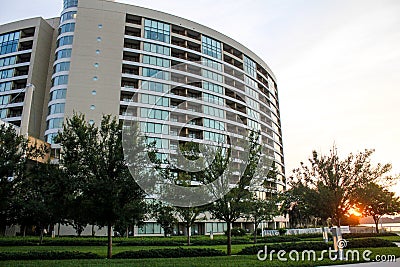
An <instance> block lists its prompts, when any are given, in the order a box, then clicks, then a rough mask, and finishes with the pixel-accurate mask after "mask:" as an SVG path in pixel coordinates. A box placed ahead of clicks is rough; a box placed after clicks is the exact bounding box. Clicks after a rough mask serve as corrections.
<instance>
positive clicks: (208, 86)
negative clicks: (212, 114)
mask: <svg viewBox="0 0 400 267" xmlns="http://www.w3.org/2000/svg"><path fill="white" fill-rule="evenodd" d="M203 88H204V89H206V90H209V91H212V92H215V93H218V94H223V93H224V88H223V87H222V86H220V85H217V84H214V83H210V82H205V81H203Z"/></svg>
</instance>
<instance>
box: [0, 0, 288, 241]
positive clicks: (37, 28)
mask: <svg viewBox="0 0 400 267" xmlns="http://www.w3.org/2000/svg"><path fill="white" fill-rule="evenodd" d="M254 38H257V36H255V37H254ZM170 68H172V70H171V69H170ZM154 75H156V77H154ZM28 84H33V85H34V87H35V90H34V91H33V90H31V91H30V90H28V89H26V87H27V85H28ZM182 103H185V104H184V107H182V105H181V104H182ZM191 103H193V105H191ZM219 103H222V105H221V104H219ZM0 110H1V113H0V115H1V119H3V120H4V121H7V122H10V123H13V124H15V125H17V126H19V127H20V128H21V130H23V131H24V132H26V133H28V134H29V135H30V136H33V137H36V138H40V139H43V140H44V141H46V142H48V143H51V144H52V148H53V150H54V151H57V149H59V145H57V144H54V141H53V138H54V136H55V135H56V134H57V132H58V131H60V130H61V129H62V124H63V121H64V120H65V118H67V117H70V116H71V115H72V114H73V112H81V113H84V114H85V115H86V118H87V119H88V121H89V122H91V123H96V124H99V122H100V120H101V117H102V115H103V114H112V115H115V116H119V118H120V119H121V120H129V119H131V118H132V117H139V120H140V121H141V129H142V131H144V132H146V134H147V135H148V136H149V137H150V139H149V140H150V141H155V142H156V146H157V148H158V149H159V151H160V153H159V156H160V157H161V158H166V157H168V154H169V153H174V151H175V150H176V149H177V145H178V143H179V142H188V141H193V142H200V143H203V142H209V143H212V142H217V141H220V140H226V139H225V138H226V135H227V134H230V133H233V132H240V131H241V130H244V132H245V131H246V130H248V129H255V130H259V131H260V132H261V141H262V143H263V145H264V147H265V150H264V151H265V153H266V155H268V156H269V157H270V158H271V159H273V160H274V162H275V166H276V168H277V170H278V172H279V173H280V175H279V179H278V180H277V181H275V180H273V181H267V182H268V185H267V187H266V188H265V190H264V191H263V192H262V194H273V193H275V192H277V191H282V190H284V189H285V187H286V181H285V178H284V177H285V176H284V175H285V168H284V155H283V146H282V131H281V121H280V110H279V98H278V88H277V83H276V78H275V76H274V74H273V73H272V71H271V69H270V68H269V67H268V65H267V64H266V63H265V62H264V61H263V60H262V59H260V58H259V57H258V56H257V55H256V54H254V53H253V52H252V51H250V50H249V49H248V48H246V47H245V46H243V45H241V44H240V43H238V42H236V41H235V40H233V39H231V38H229V37H228V36H225V35H223V34H221V33H219V32H217V31H215V30H213V29H210V28H208V27H205V26H203V25H200V24H197V23H195V22H192V21H189V20H186V19H183V18H180V17H176V16H173V15H169V14H166V13H163V12H159V11H155V10H150V9H146V8H141V7H137V6H132V5H126V4H121V3H117V2H115V1H105V0H85V1H79V2H78V0H64V9H63V11H62V13H61V16H60V17H57V18H52V19H42V18H32V19H26V20H23V21H17V22H12V23H9V24H5V25H0ZM192 118H195V119H192ZM238 121H239V123H238ZM262 194H261V195H262ZM276 221H277V223H276V224H275V223H272V224H270V225H269V226H270V227H272V228H273V227H282V226H284V225H285V223H286V219H285V218H277V220H276ZM240 223H242V224H246V222H245V220H243V221H241V222H240ZM223 230H224V226H223V225H222V224H221V225H219V224H218V222H211V221H204V222H202V223H199V224H198V229H197V230H195V231H197V232H198V233H208V232H210V231H213V232H214V233H216V232H222V231H223ZM138 233H139V234H161V229H160V227H159V226H158V225H156V224H155V223H151V222H149V223H148V224H146V225H145V227H143V228H141V229H139V230H138Z"/></svg>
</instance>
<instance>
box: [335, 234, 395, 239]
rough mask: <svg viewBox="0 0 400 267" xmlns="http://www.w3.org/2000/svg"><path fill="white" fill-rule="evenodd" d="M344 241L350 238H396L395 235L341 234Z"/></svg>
mask: <svg viewBox="0 0 400 267" xmlns="http://www.w3.org/2000/svg"><path fill="white" fill-rule="evenodd" d="M342 236H343V238H344V239H350V238H365V237H380V236H397V234H395V233H379V234H377V233H350V234H343V235H342Z"/></svg>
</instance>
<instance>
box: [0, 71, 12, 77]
mask: <svg viewBox="0 0 400 267" xmlns="http://www.w3.org/2000/svg"><path fill="white" fill-rule="evenodd" d="M13 75H14V69H8V70H0V79H7V78H12V77H13Z"/></svg>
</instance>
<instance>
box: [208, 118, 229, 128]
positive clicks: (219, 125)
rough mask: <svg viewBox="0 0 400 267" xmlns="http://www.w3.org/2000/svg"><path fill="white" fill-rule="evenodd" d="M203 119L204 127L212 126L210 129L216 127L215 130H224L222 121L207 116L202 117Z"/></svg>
mask: <svg viewBox="0 0 400 267" xmlns="http://www.w3.org/2000/svg"><path fill="white" fill-rule="evenodd" d="M203 120H204V121H203V123H204V127H206V128H212V129H217V130H221V131H224V130H225V124H224V123H223V122H220V121H216V120H211V119H207V118H204V119H203Z"/></svg>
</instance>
